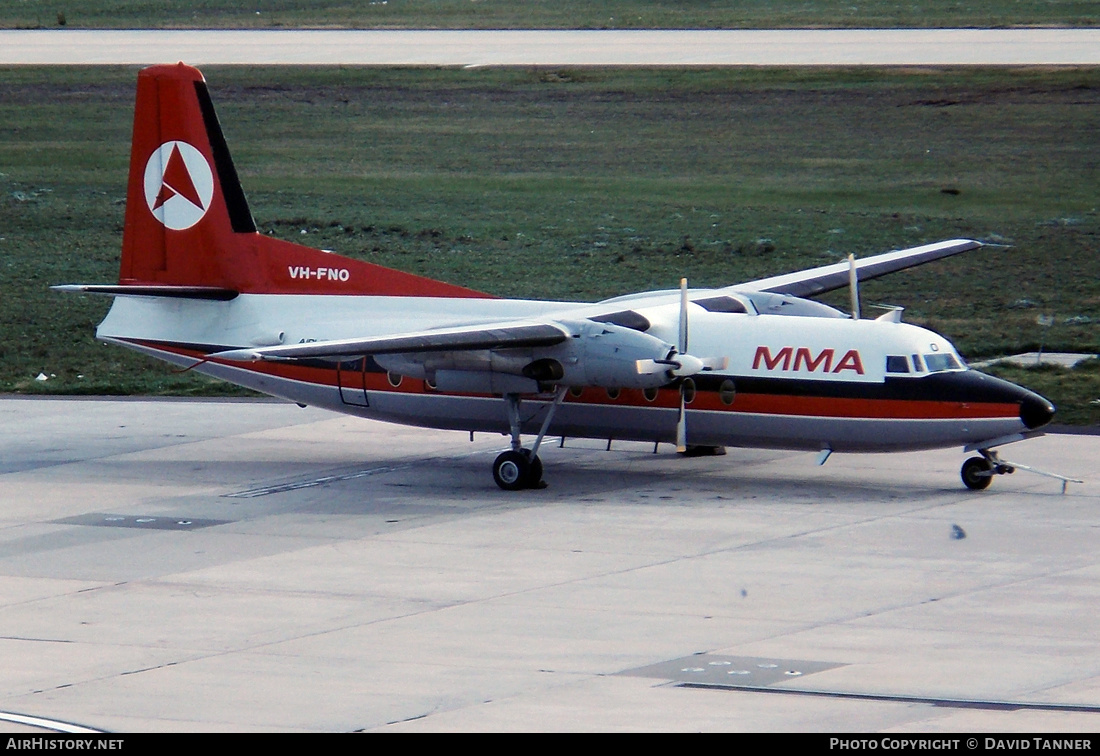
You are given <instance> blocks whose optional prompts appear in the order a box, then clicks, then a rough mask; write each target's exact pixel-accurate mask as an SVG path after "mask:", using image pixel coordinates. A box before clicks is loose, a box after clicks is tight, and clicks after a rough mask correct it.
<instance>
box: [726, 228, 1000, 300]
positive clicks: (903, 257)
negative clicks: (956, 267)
mask: <svg viewBox="0 0 1100 756" xmlns="http://www.w3.org/2000/svg"><path fill="white" fill-rule="evenodd" d="M980 246H982V244H981V242H976V241H972V240H970V239H952V240H950V241H943V242H937V243H935V244H925V245H924V246H922V247H912V248H910V249H902V250H898V251H897V252H886V253H885V254H881V255H874V256H873V257H865V258H863V259H862V260H856V274H857V276H858V279H859V280H860V281H868V280H870V279H872V278H878V277H879V276H885V275H886V274H887V273H894V272H895V271H899V270H905V269H906V268H912V267H915V266H917V265H924V264H925V263H927V262H932V261H933V260H939V259H941V258H944V257H950V256H952V255H957V254H960V253H962V252H967V251H969V250H972V249H977V248H978V247H980ZM848 270H849V265H848V263H847V262H840V263H835V264H833V265H824V266H822V267H820V268H810V269H809V270H802V271H798V272H797V273H787V274H786V275H782V276H772V277H771V278H762V279H760V280H758V281H749V282H748V283H743V284H738V285H737V286H732V287H729V288H731V289H740V290H743V291H744V290H748V291H766V292H770V293H773V294H789V295H791V296H793V297H812V296H814V295H815V294H823V293H825V292H827V291H833V290H834V289H842V288H844V287H845V286H847V285H848Z"/></svg>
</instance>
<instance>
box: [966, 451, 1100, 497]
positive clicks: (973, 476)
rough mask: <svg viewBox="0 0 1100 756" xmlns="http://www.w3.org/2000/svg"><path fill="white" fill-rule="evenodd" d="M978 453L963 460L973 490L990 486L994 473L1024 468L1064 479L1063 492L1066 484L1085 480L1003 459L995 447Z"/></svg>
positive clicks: (968, 482)
mask: <svg viewBox="0 0 1100 756" xmlns="http://www.w3.org/2000/svg"><path fill="white" fill-rule="evenodd" d="M972 448H973V447H971V449H972ZM978 453H979V454H981V455H982V456H980V457H971V458H970V459H968V460H966V461H965V462H963V466H962V470H960V475H961V476H962V481H963V483H965V484H966V487H967V488H969V489H970V490H971V491H982V490H984V489H986V488H989V484H990V483H992V482H993V476H994V475H1011V474H1012V473H1014V472H1016V471H1017V470H1024V471H1026V472H1030V473H1035V474H1036V475H1042V476H1043V477H1046V478H1054V479H1055V480H1060V481H1062V493H1065V492H1066V484H1068V483H1083V482H1084V481H1081V480H1078V479H1077V478H1067V477H1065V476H1064V475H1058V474H1056V473H1049V472H1045V471H1043V470H1036V469H1035V468H1034V467H1028V466H1027V465H1021V464H1019V463H1018V462H1009V461H1007V460H1004V459H1001V458H1000V457H999V456H998V455H997V452H996V451H995V450H993V449H978Z"/></svg>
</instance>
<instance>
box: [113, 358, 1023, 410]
mask: <svg viewBox="0 0 1100 756" xmlns="http://www.w3.org/2000/svg"><path fill="white" fill-rule="evenodd" d="M128 341H131V343H134V344H138V345H140V346H143V347H146V348H147V349H154V350H159V351H164V352H170V353H172V354H178V355H181V356H185V357H190V358H192V359H196V360H205V359H206V355H205V354H204V353H203V352H201V351H198V350H195V349H188V348H185V347H179V346H174V345H170V344H165V343H163V342H151V341H140V340H128ZM208 361H209V362H214V363H217V364H220V365H227V366H230V367H235V368H240V369H243V370H251V371H252V372H255V373H261V374H264V375H272V376H275V377H278V378H287V379H290V380H294V381H301V382H303V383H312V384H314V385H319V386H331V387H333V388H335V387H336V386H337V385H338V383H337V375H336V370H335V364H334V366H333V368H331V369H330V368H318V367H310V366H303V365H296V364H292V363H278V362H252V363H239V362H230V361H228V360H208ZM359 376H360V373H359V372H358V371H347V372H346V373H345V374H344V376H343V377H344V381H343V384H344V388H360V387H361V384H360V382H359ZM915 380H919V379H915ZM365 383H366V390H367V391H390V392H396V393H402V394H439V393H441V392H438V391H436V390H434V389H431V388H429V387H428V386H427V385H425V383H424V381H421V380H416V379H412V378H404V379H402V380H401V382H400V385H398V386H396V387H395V386H394V385H393V384H391V383H390V382H389V378H388V377H387V375H386V374H385V373H373V372H372V373H367V374H366V376H365ZM456 396H479V397H490V396H491V395H489V394H456ZM565 401H567V402H571V403H577V404H598V405H604V406H613V407H614V406H622V407H654V408H663V409H675V408H677V407H679V406H680V390H679V389H678V388H663V389H659V390H658V391H657V396H656V397H655V398H654V399H653V400H650V399H647V398H646V396H645V393H644V392H643V391H641V390H640V389H622V390H621V391H619V392H618V395H617V396H616V398H614V399H612V398H611V395H610V394H609V392H608V390H607V389H602V388H594V387H591V388H585V389H584V390H582V391H581V392H580V395H579V396H578V395H576V394H574V393H573V392H572V391H571V392H569V393H567V394H566V396H565ZM687 406H688V409H694V410H703V411H708V412H743V413H751V414H760V415H796V416H801V417H836V418H860V419H876V420H889V419H898V420H950V419H953V418H959V419H964V418H984V419H994V418H1017V417H1019V415H1020V407H1019V405H1017V404H1012V403H1006V402H953V401H930V400H922V399H862V398H838V397H821V396H793V395H788V394H750V393H737V394H736V396H735V397H734V400H733V403H732V404H726V403H725V402H723V401H722V399H721V397H720V396H719V394H718V392H714V391H698V392H697V393H696V395H695V399H694V400H693V401H692V402H690V403H689V404H688V405H687Z"/></svg>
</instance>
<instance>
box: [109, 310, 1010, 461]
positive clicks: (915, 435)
mask: <svg viewBox="0 0 1100 756" xmlns="http://www.w3.org/2000/svg"><path fill="white" fill-rule="evenodd" d="M717 291H718V292H722V293H728V290H717ZM714 293H715V292H709V293H708V292H692V298H693V299H699V298H700V297H705V296H708V295H712V294H714ZM616 309H629V310H631V311H633V312H635V313H638V314H640V315H642V316H643V317H644V318H645V319H646V320H648V321H649V323H650V327H649V328H648V330H647V333H648V334H649V335H651V336H654V337H656V338H658V339H662V340H664V341H666V342H668V343H669V344H675V343H676V341H677V331H678V318H679V305H678V302H677V301H676V299H675V297H674V296H673V295H672V294H670V293H667V292H658V293H654V294H652V295H639V296H636V297H630V298H624V299H622V300H612V301H610V302H604V303H599V304H573V303H562V302H543V301H530V300H506V299H463V298H429V297H386V296H318V295H309V296H300V295H273V294H262V295H260V294H256V295H248V294H243V295H240V296H238V297H236V298H235V299H232V300H230V301H225V302H218V301H206V300H194V299H182V298H181V299H170V298H163V297H141V296H119V297H117V298H116V300H115V303H114V306H113V307H112V308H111V311H110V313H109V314H108V316H107V318H106V319H105V320H104V321H103V323H102V324H101V325H100V327H99V330H98V333H97V335H98V337H99V338H101V339H105V340H110V341H115V342H118V343H121V344H124V345H126V346H129V347H131V348H134V349H138V350H139V351H142V352H145V353H148V354H151V355H153V356H156V357H159V358H161V359H166V360H169V361H171V362H173V363H175V364H179V365H184V366H194V369H195V370H197V371H199V372H203V373H206V374H208V375H211V376H214V377H217V378H221V379H224V380H228V381H231V382H233V383H237V384H239V385H242V386H247V387H249V388H252V389H255V390H257V391H261V392H263V393H266V394H270V395H274V396H280V397H284V398H286V399H289V400H292V401H295V402H299V403H302V404H310V405H315V406H321V407H325V408H328V409H331V410H336V411H339V412H346V413H350V414H355V415H360V416H365V417H375V418H379V419H383V420H390V421H394V422H399V423H405V424H412V425H420V426H426V427H435V428H448V429H461V430H471V431H492V432H501V433H507V432H508V428H509V425H508V416H507V411H506V405H505V403H504V402H503V401H501V399H500V397H499V396H494V395H493V393H496V392H492V393H491V392H489V391H478V392H469V391H441V390H438V389H436V388H435V386H434V385H433V384H434V382H433V381H432V377H433V376H432V375H431V374H421V375H417V376H416V377H410V376H409V374H408V372H409V371H407V370H406V371H405V373H404V374H402V373H401V372H399V371H394V370H392V369H391V370H388V371H387V370H386V369H384V367H383V366H390V367H392V366H393V365H394V364H398V365H400V364H403V363H401V361H400V359H395V358H393V357H389V358H378V359H377V360H372V359H370V358H367V359H362V358H354V359H352V358H349V359H346V360H344V361H343V362H340V363H338V362H336V361H335V360H329V361H324V360H316V361H313V362H312V363H308V364H303V363H295V364H290V363H286V364H281V363H277V362H275V363H253V364H244V365H242V364H236V363H230V362H224V361H217V360H211V361H203V360H204V358H205V356H206V355H208V354H210V353H213V352H218V351H223V350H226V349H234V348H243V347H262V346H272V345H276V344H296V343H307V342H310V341H326V340H336V339H345V338H352V337H370V336H375V335H377V336H385V335H392V334H400V333H407V332H412V331H424V330H426V329H433V328H446V327H453V326H468V325H476V324H478V323H493V322H499V321H501V320H523V319H525V318H531V319H536V318H537V319H539V320H543V321H545V320H548V319H549V320H562V321H564V320H576V319H583V318H586V317H589V316H591V315H594V314H597V313H606V312H609V311H614V310H616ZM746 309H747V312H743V313H742V312H711V311H708V310H706V309H704V308H703V307H700V306H698V305H695V304H692V305H690V306H689V316H690V318H689V322H690V330H689V347H690V352H691V353H692V354H694V355H697V356H700V357H725V358H728V363H727V366H726V367H725V368H724V369H722V370H715V371H711V372H706V373H699V374H698V375H696V376H695V377H694V378H693V379H689V380H691V386H690V389H691V390H689V391H688V392H687V394H686V396H687V399H688V400H689V401H688V402H687V404H686V408H687V427H688V438H689V442H690V443H691V444H693V445H734V446H764V447H776V448H794V449H832V450H835V451H842V450H853V451H857V450H858V451H891V450H898V449H919V448H931V447H942V446H955V445H964V444H969V443H974V442H979V441H982V440H986V439H992V438H997V437H1001V436H1006V435H1009V434H1012V433H1018V432H1020V431H1021V430H1023V429H1024V425H1023V423H1022V422H1021V420H1020V415H1019V405H1018V399H1016V398H1014V396H1013V395H1011V394H1005V392H1004V391H1003V390H1001V388H1000V387H999V386H998V387H997V390H996V391H992V393H988V395H983V394H982V393H981V391H980V390H979V389H980V387H974V386H970V385H969V384H971V383H973V382H974V381H973V378H972V377H970V374H971V373H972V372H973V371H967V370H966V369H965V368H964V367H962V365H961V362H960V361H958V358H957V355H956V353H955V350H954V348H953V347H952V346H951V344H950V343H949V342H947V340H945V339H944V338H943V337H941V336H939V335H937V334H935V333H933V332H931V331H928V330H926V329H922V328H918V327H916V326H912V325H908V324H904V323H898V322H888V321H879V320H851V319H848V318H843V317H800V316H789V315H770V314H757V310H756V308H755V307H753V306H751V304H750V305H749V306H748V307H747V308H746ZM505 351H513V352H514V351H515V350H505ZM521 351H522V350H521ZM537 351H538V350H537V349H535V350H526V351H525V354H526V355H527V356H537V354H535V353H536V352H537ZM527 353H530V354H527ZM505 356H507V355H505ZM464 358H465V359H469V357H468V356H464ZM888 358H890V359H889V360H888ZM930 358H935V360H936V362H937V364H936V365H934V366H933V365H932V364H931V363H932V361H933V360H932V359H930ZM945 358H946V361H947V363H948V364H947V367H946V368H944V364H945ZM951 361H954V366H953V367H952V366H951V365H950V364H949V363H950V362H951ZM888 362H889V364H890V366H891V370H892V372H890V373H887V365H888ZM903 367H904V369H905V372H901V369H902V368H903ZM930 367H931V368H932V369H930ZM937 368H940V369H937ZM918 371H919V372H918ZM976 375H977V376H980V375H981V374H976ZM982 378H983V379H985V378H987V377H985V376H982ZM988 380H994V379H988ZM961 382H967V385H966V386H962V384H961ZM679 383H680V382H679V381H675V382H670V383H669V385H668V386H666V387H664V388H660V389H647V390H640V389H621V390H620V389H617V388H614V387H606V386H605V387H588V388H580V387H574V388H573V389H571V390H570V392H569V393H568V394H567V396H566V397H565V401H564V402H563V404H562V406H561V407H560V408H559V410H558V412H557V414H556V415H555V417H554V421H553V423H552V425H551V427H550V433H551V434H552V435H563V436H570V437H587V438H601V439H604V438H606V439H623V440H646V441H672V440H673V439H674V438H675V430H676V422H677V417H678V413H679V402H680V385H679ZM1005 385H1009V384H1005ZM960 387H961V388H960ZM960 391H961V393H960ZM998 392H999V393H998ZM1014 401H1017V403H1016V404H1014V403H1013V402H1014ZM548 403H549V398H548V396H547V395H546V394H541V395H531V396H525V397H524V401H523V413H522V421H523V430H524V432H528V433H529V432H535V431H537V429H538V426H539V424H540V423H541V419H542V417H543V416H544V415H543V413H544V412H545V409H546V407H547V406H548Z"/></svg>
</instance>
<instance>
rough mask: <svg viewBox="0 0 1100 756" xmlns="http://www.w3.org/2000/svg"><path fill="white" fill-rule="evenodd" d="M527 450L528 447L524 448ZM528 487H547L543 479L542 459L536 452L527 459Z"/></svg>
mask: <svg viewBox="0 0 1100 756" xmlns="http://www.w3.org/2000/svg"><path fill="white" fill-rule="evenodd" d="M523 451H524V452H527V450H526V449H524V450H523ZM527 464H528V467H527V486H526V487H527V488H546V483H544V482H543V480H542V460H541V459H539V456H538V455H537V454H536V455H535V456H533V457H531V458H530V459H528V461H527Z"/></svg>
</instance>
